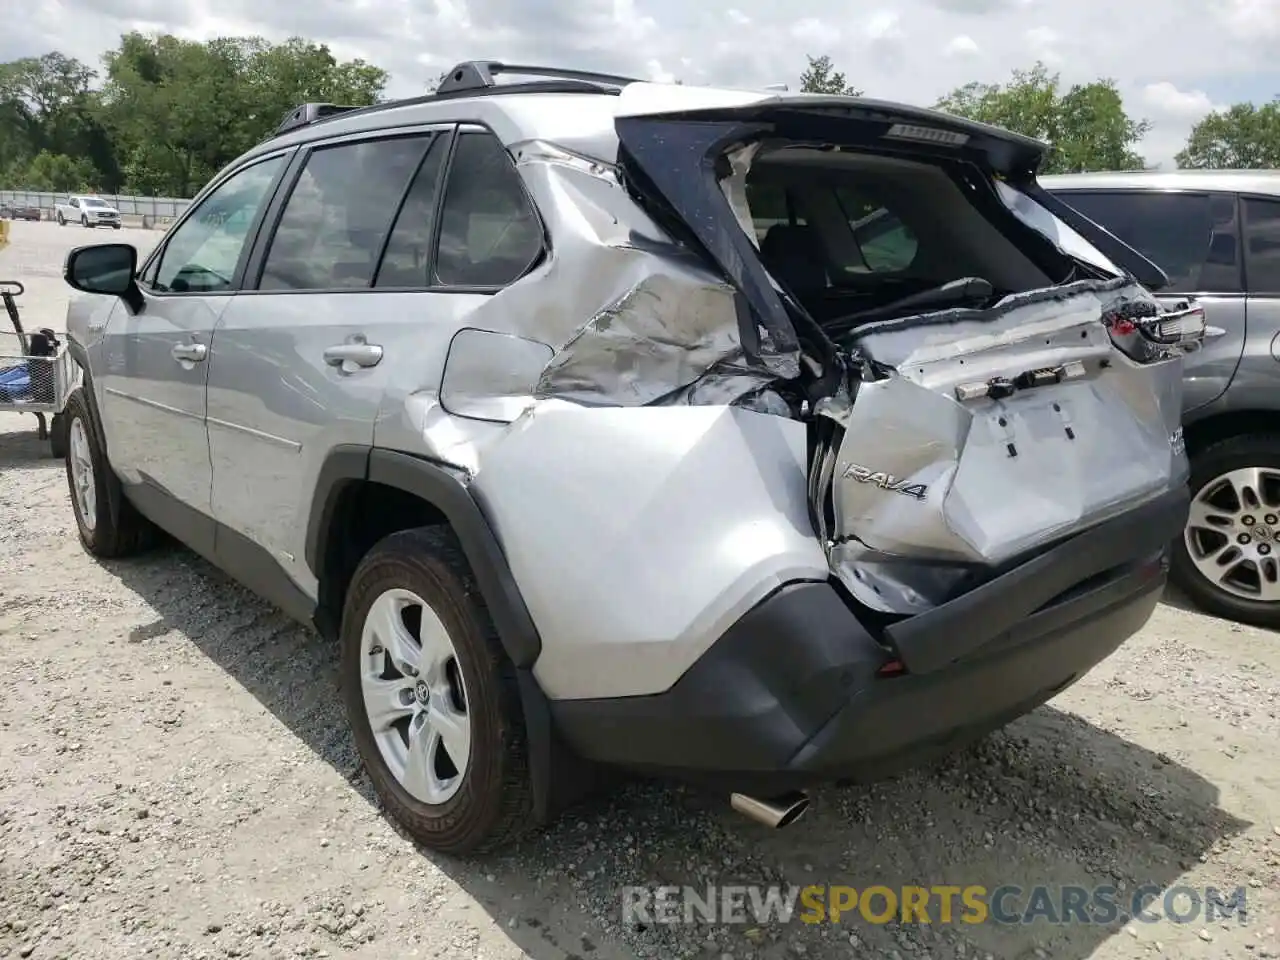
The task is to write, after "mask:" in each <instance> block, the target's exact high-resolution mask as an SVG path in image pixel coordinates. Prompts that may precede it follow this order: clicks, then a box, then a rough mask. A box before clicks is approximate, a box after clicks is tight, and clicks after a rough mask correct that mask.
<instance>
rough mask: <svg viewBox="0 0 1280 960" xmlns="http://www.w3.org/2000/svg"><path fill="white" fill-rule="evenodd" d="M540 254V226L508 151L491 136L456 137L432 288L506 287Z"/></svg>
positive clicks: (531, 264) (475, 133)
mask: <svg viewBox="0 0 1280 960" xmlns="http://www.w3.org/2000/svg"><path fill="white" fill-rule="evenodd" d="M541 254H542V226H541V224H540V223H539V221H538V218H537V215H536V214H535V213H534V210H533V206H532V205H531V204H530V202H529V198H528V197H527V196H526V195H525V192H524V187H523V185H522V184H521V183H520V175H519V174H518V173H516V169H515V167H514V165H513V164H512V162H511V157H510V156H508V154H507V151H506V148H505V147H503V145H502V144H501V142H499V140H498V138H497V137H495V136H494V135H493V134H491V133H487V132H481V131H467V132H464V133H462V134H460V135H459V136H458V140H457V145H456V146H455V147H454V155H453V161H452V163H450V165H449V174H448V178H447V182H446V184H445V192H444V207H443V210H442V212H441V218H440V240H439V245H438V247H437V248H436V266H435V275H436V276H435V280H436V283H439V284H443V285H446V286H466V287H500V286H505V285H506V284H509V283H512V282H514V281H515V280H517V279H519V278H520V277H521V276H523V275H524V274H525V272H527V271H528V269H529V268H530V267H531V266H533V263H534V261H535V260H537V258H538V257H539V256H540V255H541Z"/></svg>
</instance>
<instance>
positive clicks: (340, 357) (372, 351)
mask: <svg viewBox="0 0 1280 960" xmlns="http://www.w3.org/2000/svg"><path fill="white" fill-rule="evenodd" d="M381 360H382V347H380V346H378V345H377V344H376V343H365V342H364V341H362V340H357V341H353V342H351V343H339V344H335V345H334V346H332V347H328V348H326V349H325V351H324V362H325V363H327V364H329V366H331V367H341V368H342V369H343V370H347V371H350V370H354V369H355V368H357V367H376V366H377V365H378V364H379V363H380V362H381Z"/></svg>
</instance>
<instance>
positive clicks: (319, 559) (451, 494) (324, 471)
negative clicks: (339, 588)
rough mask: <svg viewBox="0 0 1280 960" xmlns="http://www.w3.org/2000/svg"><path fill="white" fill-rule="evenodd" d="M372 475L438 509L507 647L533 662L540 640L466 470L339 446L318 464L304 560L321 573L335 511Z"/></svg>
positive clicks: (515, 657)
mask: <svg viewBox="0 0 1280 960" xmlns="http://www.w3.org/2000/svg"><path fill="white" fill-rule="evenodd" d="M363 480H367V481H370V482H372V483H380V484H385V485H386V486H389V487H395V488H396V489H398V490H403V491H404V492H406V493H409V494H412V495H414V496H416V497H418V498H419V499H421V500H423V501H424V502H426V503H429V504H431V505H432V506H433V507H435V508H436V509H438V510H439V511H440V512H441V513H442V514H443V515H444V517H445V519H446V520H448V522H449V525H450V526H451V527H452V528H453V531H454V533H455V534H456V535H457V537H458V542H459V543H460V544H461V546H462V550H463V553H464V554H465V555H466V557H467V561H468V562H469V563H470V564H471V570H472V573H473V574H474V575H475V578H476V582H477V583H478V584H479V586H480V590H481V592H482V593H483V594H484V599H485V603H486V605H487V606H488V608H489V613H490V616H492V617H493V622H494V626H495V627H496V628H497V630H498V636H499V638H500V639H501V641H502V646H503V648H504V649H505V650H506V652H507V655H508V656H509V657H510V658H511V661H512V663H514V664H515V666H516V667H517V668H520V669H525V668H529V667H532V666H533V664H534V662H535V661H536V660H537V659H538V655H539V654H540V653H541V652H542V641H541V639H540V638H539V636H538V631H537V628H536V627H535V626H534V623H533V618H532V617H531V616H530V615H529V609H528V607H526V606H525V603H524V598H523V597H521V595H520V589H519V587H518V586H517V585H516V581H515V577H514V576H512V574H511V569H510V567H509V566H508V565H507V560H506V557H505V555H504V554H503V552H502V547H501V546H500V545H499V543H498V538H497V536H495V534H494V532H493V529H492V528H491V527H490V526H489V521H488V520H487V519H486V518H485V516H484V514H483V513H482V512H481V510H480V506H479V504H477V503H476V501H475V498H474V497H472V496H471V492H470V491H469V490H468V489H467V486H466V483H465V481H464V480H463V478H462V476H461V475H460V474H459V473H458V472H457V471H456V470H454V469H452V468H450V467H448V466H446V465H445V464H441V463H436V462H434V461H432V460H428V459H426V458H424V457H419V456H415V455H413V454H410V453H403V452H400V451H397V450H379V449H374V448H370V447H364V446H360V445H356V444H347V445H343V446H339V447H336V448H334V450H333V451H332V452H331V453H330V454H329V456H328V457H327V458H326V460H325V462H324V464H323V466H322V467H321V469H320V474H319V479H318V483H317V489H316V491H315V496H314V498H313V499H312V508H311V516H310V518H309V521H308V526H307V538H306V561H307V566H308V567H309V568H310V569H311V572H312V574H314V575H315V576H316V577H317V578H318V579H323V578H322V576H321V575H322V573H323V570H322V567H323V564H324V561H323V558H324V557H325V554H326V547H327V540H328V537H329V533H330V528H331V526H332V520H333V517H334V512H335V511H336V509H337V506H338V503H339V502H340V500H341V497H342V494H343V491H344V490H345V488H346V487H347V486H348V485H349V484H351V483H353V482H359V481H363Z"/></svg>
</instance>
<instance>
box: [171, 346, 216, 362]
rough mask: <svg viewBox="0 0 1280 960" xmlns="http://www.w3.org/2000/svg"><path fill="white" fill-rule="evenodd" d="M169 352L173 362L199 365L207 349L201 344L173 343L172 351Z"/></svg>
mask: <svg viewBox="0 0 1280 960" xmlns="http://www.w3.org/2000/svg"><path fill="white" fill-rule="evenodd" d="M170 352H171V353H172V354H173V359H175V360H190V361H191V362H192V363H199V362H200V361H201V360H203V359H204V358H205V355H206V354H207V353H208V352H209V348H208V347H206V346H205V345H204V344H203V343H175V344H174V345H173V350H172V351H170Z"/></svg>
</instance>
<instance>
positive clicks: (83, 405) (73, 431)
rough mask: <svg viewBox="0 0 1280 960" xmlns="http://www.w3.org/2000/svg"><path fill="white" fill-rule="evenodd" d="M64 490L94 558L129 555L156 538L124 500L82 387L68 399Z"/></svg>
mask: <svg viewBox="0 0 1280 960" xmlns="http://www.w3.org/2000/svg"><path fill="white" fill-rule="evenodd" d="M62 415H63V417H64V418H65V419H66V432H67V449H66V463H67V486H68V487H70V492H71V509H72V511H73V512H74V513H75V518H76V527H77V529H78V530H79V532H80V542H81V543H82V544H84V548H85V549H86V550H88V551H89V553H91V554H93V555H94V556H95V557H127V556H131V555H133V554H136V553H140V552H142V551H143V550H145V549H146V548H147V547H149V546H150V545H151V544H152V542H154V539H155V536H154V535H155V528H154V527H153V526H152V525H151V522H150V521H148V520H147V519H146V518H145V517H143V516H142V514H140V513H138V511H137V510H136V509H135V508H134V506H133V504H131V503H130V502H129V501H128V500H127V499H125V496H124V490H123V489H122V488H121V486H120V478H119V477H117V476H116V475H115V471H113V470H112V469H111V464H110V463H108V462H107V458H106V454H105V453H104V451H103V448H102V443H101V441H100V439H99V437H98V433H97V431H96V430H95V429H94V424H93V419H92V416H91V415H90V413H89V403H88V400H87V399H86V397H85V394H84V388H83V387H77V388H76V389H75V390H73V391H72V393H71V396H70V397H68V398H67V406H66V408H65V409H64V410H63V413H62Z"/></svg>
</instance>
